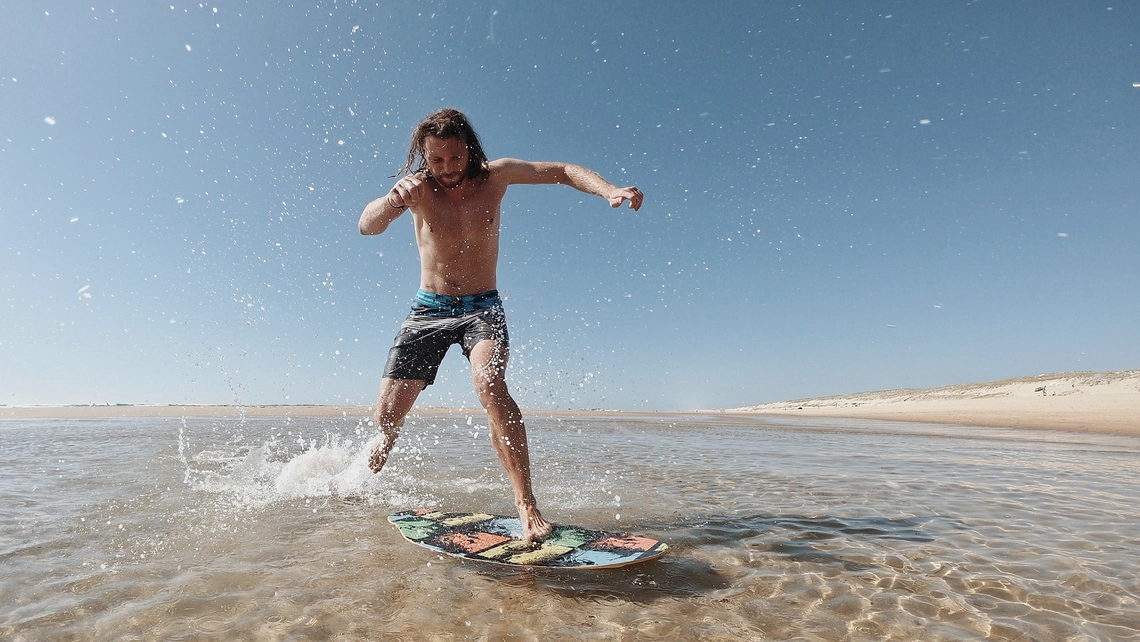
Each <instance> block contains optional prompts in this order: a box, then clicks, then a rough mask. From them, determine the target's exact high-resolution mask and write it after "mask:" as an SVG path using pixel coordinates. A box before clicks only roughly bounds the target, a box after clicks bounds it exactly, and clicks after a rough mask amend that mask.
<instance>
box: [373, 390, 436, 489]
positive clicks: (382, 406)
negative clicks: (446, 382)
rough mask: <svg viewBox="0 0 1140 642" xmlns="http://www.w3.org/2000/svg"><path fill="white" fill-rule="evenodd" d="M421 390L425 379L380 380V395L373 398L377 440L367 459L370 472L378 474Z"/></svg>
mask: <svg viewBox="0 0 1140 642" xmlns="http://www.w3.org/2000/svg"><path fill="white" fill-rule="evenodd" d="M423 389H424V382H423V381H421V380H418V379H389V378H387V377H385V378H384V379H381V380H380V395H379V396H378V397H377V399H376V412H375V413H374V414H373V416H372V418H373V419H374V420H375V421H376V427H377V428H378V429H379V430H380V443H378V444H376V446H374V447H373V448H372V456H371V457H370V458H369V459H368V467H369V468H371V469H372V472H374V473H378V472H380V469H382V468H384V463H385V462H387V461H388V453H390V452H392V446H394V445H395V444H396V437H398V436H399V434H400V427H401V426H403V425H404V417H405V416H407V414H408V411H410V410H411V409H412V406H413V405H415V403H416V397H418V396H420V391H421V390H423Z"/></svg>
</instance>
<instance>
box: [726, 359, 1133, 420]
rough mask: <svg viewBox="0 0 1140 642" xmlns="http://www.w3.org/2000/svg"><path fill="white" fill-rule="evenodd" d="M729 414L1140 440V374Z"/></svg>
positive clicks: (1034, 380) (1041, 378)
mask: <svg viewBox="0 0 1140 642" xmlns="http://www.w3.org/2000/svg"><path fill="white" fill-rule="evenodd" d="M727 412H739V413H761V414H767V415H798V416H813V417H851V418H866V419H893V420H899V421H925V422H933V423H949V424H964V425H970V426H1003V427H1011V428H1047V429H1058V430H1075V431H1083V432H1107V433H1118V434H1128V435H1140V370H1126V371H1120V372H1070V373H1063V374H1048V375H1038V376H1034V377H1022V378H1019V379H1006V380H1003V381H993V382H987V383H971V384H962V385H956V386H944V387H941V388H927V389H901V390H884V391H879V392H864V393H858V394H850V395H841V396H837V397H822V398H818V399H798V400H795V401H784V402H778V403H769V404H763V405H759V406H747V407H744V408H733V409H731V410H729V411H727Z"/></svg>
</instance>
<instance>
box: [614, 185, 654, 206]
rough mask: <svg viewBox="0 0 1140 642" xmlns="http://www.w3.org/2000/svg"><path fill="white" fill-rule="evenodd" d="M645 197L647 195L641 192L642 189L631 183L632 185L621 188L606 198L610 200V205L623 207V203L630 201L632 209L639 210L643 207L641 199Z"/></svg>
mask: <svg viewBox="0 0 1140 642" xmlns="http://www.w3.org/2000/svg"><path fill="white" fill-rule="evenodd" d="M643 198H645V195H644V194H642V193H641V190H639V189H637V188H636V187H633V186H632V185H631V186H630V187H622V188H619V189H618V190H616V191H615V192H613V193H612V194H610V195H609V196H607V197H606V200H607V201H609V202H610V207H621V204H622V203H624V202H625V201H629V207H630V209H632V210H634V211H637V210H639V209H641V200H642V199H643Z"/></svg>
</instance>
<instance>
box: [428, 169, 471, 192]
mask: <svg viewBox="0 0 1140 642" xmlns="http://www.w3.org/2000/svg"><path fill="white" fill-rule="evenodd" d="M466 177H467V172H460V173H459V174H458V175H457V176H456V177H455V178H452V179H445V178H444V177H442V176H436V177H435V182H437V183H439V184H440V186H441V187H444V188H446V189H455V188H456V187H459V186H460V185H462V184H463V179H464V178H466Z"/></svg>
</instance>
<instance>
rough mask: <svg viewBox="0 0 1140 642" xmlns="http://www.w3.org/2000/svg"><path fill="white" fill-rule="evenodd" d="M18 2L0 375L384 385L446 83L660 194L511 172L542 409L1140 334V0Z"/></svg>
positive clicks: (206, 396)
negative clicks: (417, 167) (412, 197)
mask: <svg viewBox="0 0 1140 642" xmlns="http://www.w3.org/2000/svg"><path fill="white" fill-rule="evenodd" d="M849 5H850V6H849ZM0 7H2V9H3V15H4V20H3V21H0V114H2V118H0V223H2V224H3V232H2V233H0V302H2V303H3V307H4V313H3V314H2V315H0V364H2V365H0V404H53V403H89V402H93V403H105V402H106V403H238V404H272V403H320V404H326V403H330V404H338V403H359V404H369V403H371V402H372V401H373V400H374V398H375V397H374V396H375V390H376V387H377V384H378V382H379V378H380V374H381V369H382V367H383V362H384V359H385V357H386V354H387V350H388V348H389V346H390V344H391V340H392V337H393V336H394V334H395V332H396V329H397V327H398V325H399V323H400V321H401V320H402V318H403V317H404V315H405V314H406V313H407V309H408V304H409V301H410V299H411V297H412V296H413V294H414V292H415V289H416V286H417V284H418V264H417V256H416V253H415V248H414V245H413V237H412V230H411V224H410V222H408V221H399V222H397V223H396V224H394V225H393V227H392V228H390V229H389V231H388V232H387V233H385V234H384V235H382V236H379V237H362V236H360V235H359V234H358V233H357V231H356V221H357V218H358V216H359V213H360V210H361V209H362V208H363V206H364V205H365V204H366V203H367V202H368V201H369V200H371V199H372V198H375V197H377V196H379V195H382V194H383V193H384V192H385V191H387V189H388V187H389V186H390V185H391V183H392V179H391V178H389V177H390V176H391V175H392V174H394V173H395V171H396V170H397V168H399V166H400V165H401V164H402V162H403V158H404V156H405V155H406V153H407V145H408V139H409V135H410V130H411V128H412V127H413V126H414V125H415V123H416V122H418V121H419V119H420V118H422V117H423V116H424V115H426V114H427V113H429V112H431V111H434V110H435V109H438V108H440V107H443V106H452V107H456V108H458V109H461V110H463V111H465V112H466V113H467V114H468V115H469V116H470V118H471V120H472V122H473V123H474V125H475V127H476V128H477V129H478V131H479V133H480V136H481V137H482V139H483V143H484V147H485V149H486V150H487V152H488V154H489V155H490V156H491V157H499V156H511V157H516V158H524V159H530V160H564V161H569V162H574V163H578V164H581V165H585V166H587V167H590V168H592V169H595V170H596V171H598V172H600V173H601V174H602V175H604V176H606V177H607V178H609V179H610V180H611V181H612V182H614V183H618V184H622V185H628V184H635V185H637V186H638V187H640V188H641V189H642V190H643V191H644V192H645V194H646V204H645V206H644V207H643V208H642V209H641V211H639V212H632V211H630V210H626V209H622V210H611V209H610V208H609V207H608V206H607V204H606V203H605V202H604V201H602V200H601V199H597V198H594V197H590V196H587V195H584V194H580V193H578V192H576V191H574V190H572V189H569V188H565V187H558V186H516V187H514V188H512V189H511V191H510V192H508V194H507V197H506V199H505V201H504V203H503V238H502V255H501V263H500V272H499V283H500V290H501V291H502V292H503V293H504V295H505V296H506V299H507V312H508V317H509V319H510V324H511V333H512V365H511V370H510V375H509V376H510V381H511V384H512V387H513V390H514V392H515V394H516V397H517V398H518V400H519V402H520V404H521V405H523V406H524V407H530V408H621V409H631V410H632V409H659V410H669V409H695V408H716V407H733V406H740V405H746V404H754V403H762V402H766V401H776V400H782V399H790V398H798V397H805V396H819V395H827V394H840V393H846V392H856V391H863V390H876V389H886V388H896V387H926V386H935V385H943V384H950V383H962V382H970V381H981V380H990V379H1000V378H1005V377H1014V376H1024V375H1030V374H1038V373H1045V372H1061V371H1070V370H1113V369H1127V368H1136V367H1140V341H1137V340H1136V328H1137V321H1136V320H1137V319H1138V318H1140V296H1137V294H1136V293H1137V292H1140V279H1138V275H1140V251H1138V250H1140V217H1138V216H1137V214H1138V213H1140V190H1138V189H1137V187H1136V186H1137V184H1140V183H1138V179H1137V177H1138V176H1140V167H1138V165H1140V118H1137V115H1138V114H1140V88H1136V87H1135V86H1134V84H1135V83H1140V5H1137V4H1135V3H1131V2H1129V3H1115V2H1107V3H1090V2H1046V3H1032V2H1014V1H1010V2H964V1H939V2H934V1H923V2H913V1H908V2H901V1H900V2H860V3H842V4H836V3H827V2H812V3H803V4H792V3H770V2H714V3H711V4H709V3H682V2H626V3H606V2H582V3H532V2H434V3H433V2H381V3H375V2H344V1H338V2H328V1H324V2H322V1H317V0H311V1H307V2H306V1H302V2H294V3H291V4H290V5H289V6H277V4H276V3H272V4H267V3H257V2H227V3H219V4H210V3H201V4H199V3H197V2H194V3H182V2H175V3H151V2H141V1H136V2H108V3H97V4H94V6H92V5H91V4H86V5H77V4H75V3H68V2H37V3H3V4H2V5H0ZM470 387H471V384H470V378H469V374H468V368H467V364H466V362H465V361H464V360H463V358H462V356H461V355H460V354H459V353H458V351H455V352H453V353H452V354H451V355H449V357H448V359H447V360H446V361H445V363H444V367H443V369H442V371H441V378H440V381H439V382H438V383H437V385H435V386H432V387H431V388H429V389H428V390H427V391H425V393H424V395H423V396H421V403H423V404H427V405H464V406H470V405H474V404H475V403H476V401H475V399H474V396H473V394H472V393H471V392H470Z"/></svg>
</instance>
